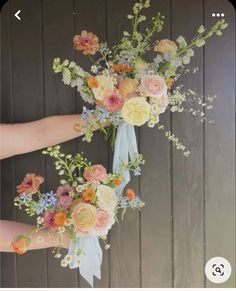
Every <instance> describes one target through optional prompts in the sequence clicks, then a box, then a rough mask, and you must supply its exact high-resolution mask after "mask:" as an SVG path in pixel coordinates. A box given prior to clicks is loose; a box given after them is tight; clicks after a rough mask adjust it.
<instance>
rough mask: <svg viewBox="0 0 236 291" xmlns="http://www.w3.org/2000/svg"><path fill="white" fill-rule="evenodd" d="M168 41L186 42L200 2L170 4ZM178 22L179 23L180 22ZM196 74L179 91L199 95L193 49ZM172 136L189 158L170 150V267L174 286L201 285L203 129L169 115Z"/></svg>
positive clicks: (198, 62) (198, 19) (198, 57)
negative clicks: (171, 196)
mask: <svg viewBox="0 0 236 291" xmlns="http://www.w3.org/2000/svg"><path fill="white" fill-rule="evenodd" d="M171 13H172V27H171V30H172V38H173V39H174V40H175V39H176V38H177V37H178V36H179V35H180V34H181V35H183V36H184V37H185V38H186V40H187V41H188V42H190V40H191V39H192V38H193V35H195V34H196V32H197V29H198V27H199V24H201V23H203V1H188V0H177V1H172V9H171ZM180 19H181V21H180ZM194 67H198V68H199V70H198V72H197V73H196V74H195V75H194V74H192V73H190V74H188V75H184V76H183V77H182V78H181V79H180V80H179V82H177V84H176V85H178V84H184V88H183V89H182V90H187V89H188V88H189V89H192V90H193V91H195V92H198V93H199V94H200V95H201V94H202V93H203V55H202V49H196V50H195V55H194V58H192V60H191V63H190V65H189V68H190V69H193V68H194ZM172 129H173V133H174V134H176V135H177V136H178V138H179V139H180V140H182V141H183V143H184V145H185V146H186V148H187V149H189V150H190V152H191V155H190V157H189V158H185V157H184V156H183V155H182V154H181V151H178V150H176V149H175V147H174V146H173V147H172V148H173V149H172V155H173V159H172V173H173V243H174V246H173V259H174V261H173V268H174V285H173V286H174V287H203V286H204V209H203V204H204V185H203V181H204V173H203V126H202V124H201V123H197V122H196V117H194V116H193V117H191V115H190V114H189V113H186V114H185V113H181V114H178V113H173V116H172Z"/></svg>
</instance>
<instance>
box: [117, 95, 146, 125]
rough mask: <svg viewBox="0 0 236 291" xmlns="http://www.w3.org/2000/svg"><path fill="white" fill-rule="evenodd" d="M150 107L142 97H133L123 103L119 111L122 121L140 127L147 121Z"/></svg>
mask: <svg viewBox="0 0 236 291" xmlns="http://www.w3.org/2000/svg"><path fill="white" fill-rule="evenodd" d="M149 114H150V105H149V103H148V102H147V101H146V98H144V97H133V98H130V99H128V100H127V101H125V103H124V106H123V108H122V111H121V116H122V117H123V118H124V121H125V122H127V123H129V124H133V125H136V126H141V125H143V124H144V123H145V122H147V121H148V120H149Z"/></svg>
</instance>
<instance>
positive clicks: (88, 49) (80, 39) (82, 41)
mask: <svg viewBox="0 0 236 291" xmlns="http://www.w3.org/2000/svg"><path fill="white" fill-rule="evenodd" d="M73 43H74V49H75V50H76V51H83V54H84V55H94V54H95V53H96V52H97V51H98V50H99V47H100V45H99V39H98V37H97V36H96V35H95V34H93V33H92V32H87V31H86V30H83V31H82V32H81V35H75V36H74V39H73Z"/></svg>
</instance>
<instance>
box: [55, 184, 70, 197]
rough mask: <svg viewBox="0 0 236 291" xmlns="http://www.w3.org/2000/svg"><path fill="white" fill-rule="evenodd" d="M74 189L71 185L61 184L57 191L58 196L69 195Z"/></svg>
mask: <svg viewBox="0 0 236 291" xmlns="http://www.w3.org/2000/svg"><path fill="white" fill-rule="evenodd" d="M72 191H73V188H72V187H70V186H69V185H63V186H59V187H58V188H57V191H56V195H57V198H60V197H61V196H69V195H70V192H72Z"/></svg>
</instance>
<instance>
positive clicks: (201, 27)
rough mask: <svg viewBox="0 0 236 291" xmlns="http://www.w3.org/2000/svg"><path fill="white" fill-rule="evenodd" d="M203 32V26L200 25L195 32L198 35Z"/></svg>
mask: <svg viewBox="0 0 236 291" xmlns="http://www.w3.org/2000/svg"><path fill="white" fill-rule="evenodd" d="M204 31H205V28H204V26H203V25H200V26H199V28H198V30H197V32H198V33H203V32H204Z"/></svg>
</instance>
